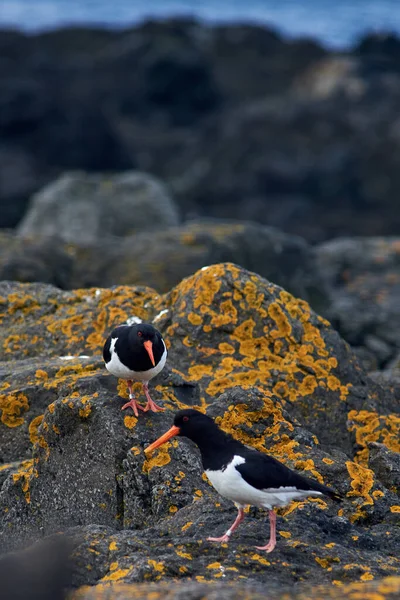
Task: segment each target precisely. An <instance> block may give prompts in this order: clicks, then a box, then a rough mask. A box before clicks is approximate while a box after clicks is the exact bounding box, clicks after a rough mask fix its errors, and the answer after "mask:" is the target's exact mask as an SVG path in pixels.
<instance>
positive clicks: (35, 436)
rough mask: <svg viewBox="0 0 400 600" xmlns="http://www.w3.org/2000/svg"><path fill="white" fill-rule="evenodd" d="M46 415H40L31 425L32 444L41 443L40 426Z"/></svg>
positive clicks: (30, 436)
mask: <svg viewBox="0 0 400 600" xmlns="http://www.w3.org/2000/svg"><path fill="white" fill-rule="evenodd" d="M43 418H44V415H39V416H37V417H35V419H33V420H32V421H31V422H30V424H29V438H30V440H31V444H37V443H38V442H39V433H38V429H39V426H40V425H41V424H42V421H43Z"/></svg>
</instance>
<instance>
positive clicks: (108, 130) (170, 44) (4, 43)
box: [0, 20, 400, 241]
mask: <svg viewBox="0 0 400 600" xmlns="http://www.w3.org/2000/svg"><path fill="white" fill-rule="evenodd" d="M398 46H399V42H398V40H397V39H396V38H390V37H389V38H387V39H385V40H383V39H382V38H381V37H379V36H378V37H376V38H369V39H367V40H365V43H361V44H359V45H358V46H357V47H356V48H355V49H354V50H353V51H352V52H348V53H347V54H343V53H341V54H340V55H337V54H335V53H329V52H327V51H326V50H324V49H323V48H321V47H320V46H319V45H318V44H316V43H314V42H312V41H310V40H295V41H293V40H290V41H288V40H285V39H283V38H282V37H281V36H279V35H278V34H277V33H276V32H274V31H271V30H269V29H266V28H262V27H256V26H244V25H243V26H242V25H231V26H216V27H211V26H207V25H204V24H200V23H197V22H195V21H192V20H170V21H166V22H164V23H154V22H149V23H144V24H141V25H139V26H138V27H137V28H135V29H129V30H125V31H120V32H110V31H105V30H103V31H102V30H84V29H81V30H76V29H73V28H71V29H66V30H61V31H58V32H50V33H46V34H39V35H32V36H25V35H23V34H19V33H16V32H0V53H1V57H2V61H1V65H0V87H1V89H2V97H1V100H0V138H1V143H0V158H3V160H0V182H1V183H0V206H1V209H2V210H1V215H2V226H5V227H13V226H15V225H16V224H17V222H18V221H19V220H20V219H21V217H22V214H23V211H24V207H26V206H27V203H28V199H29V197H30V196H31V195H32V194H33V193H35V192H37V191H38V190H39V189H40V188H41V187H42V186H43V185H44V184H47V183H49V182H50V181H53V180H54V178H55V177H56V176H58V175H59V174H61V173H63V172H65V171H70V170H75V169H80V170H86V171H90V172H92V173H97V172H115V171H122V170H131V169H138V170H140V171H144V172H147V173H152V174H154V175H155V176H156V177H159V178H161V180H163V181H165V182H166V183H167V185H168V187H169V189H170V190H171V192H172V194H173V196H174V198H175V199H176V201H177V202H178V204H179V207H180V211H181V213H182V215H183V216H184V217H185V218H188V217H190V218H193V217H197V216H213V217H218V218H227V217H229V218H236V219H244V218H245V219H252V220H256V221H257V222H260V223H265V224H268V225H273V226H277V227H280V228H282V229H284V230H285V231H287V232H289V233H295V234H297V235H302V236H303V237H305V238H307V239H308V240H312V241H321V240H325V239H329V238H331V237H334V236H336V235H338V234H340V235H345V234H347V235H355V234H357V235H360V234H362V235H390V234H392V235H396V234H397V232H398V229H399V223H400V222H399V218H400V217H399V211H398V210H397V205H398V196H399V176H398V173H399V164H398V158H397V157H398V156H399V154H400V153H399V151H398V150H399V149H398V144H399V141H398V136H397V135H396V133H395V132H396V131H397V129H396V127H397V119H398V110H397V108H398V105H399V96H400V74H399V69H398V61H397V56H398Z"/></svg>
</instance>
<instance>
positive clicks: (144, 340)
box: [103, 323, 167, 417]
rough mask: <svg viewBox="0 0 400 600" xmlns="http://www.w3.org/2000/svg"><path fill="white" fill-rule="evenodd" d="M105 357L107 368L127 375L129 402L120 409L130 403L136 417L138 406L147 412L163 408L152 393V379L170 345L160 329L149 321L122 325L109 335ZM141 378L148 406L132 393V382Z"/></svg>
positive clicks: (120, 374)
mask: <svg viewBox="0 0 400 600" xmlns="http://www.w3.org/2000/svg"><path fill="white" fill-rule="evenodd" d="M103 358H104V362H105V365H106V369H107V371H109V372H110V373H112V375H115V377H118V378H120V379H126V383H127V385H128V390H129V402H127V403H126V404H124V406H123V407H122V409H121V410H124V409H125V408H128V406H130V407H131V408H132V409H133V412H134V414H135V416H136V417H138V416H139V413H138V409H139V410H142V411H144V412H146V411H148V410H151V411H153V412H158V411H160V410H164V409H163V408H161V407H160V406H157V404H156V403H155V402H153V400H152V399H151V397H150V393H149V381H150V380H151V379H153V377H155V376H156V375H158V374H159V373H160V372H161V371H162V370H163V368H164V366H165V361H166V360H167V348H166V347H165V343H164V340H163V338H162V336H161V333H160V332H159V331H158V330H157V329H156V328H155V327H153V325H150V324H147V323H140V324H135V325H120V326H119V327H116V328H115V329H114V330H113V331H112V332H111V334H110V335H109V336H108V338H107V340H106V343H105V344H104V348H103ZM134 381H141V382H142V384H143V391H144V393H145V396H146V398H147V404H146V406H141V405H140V404H138V403H137V401H136V398H135V396H134V394H133V389H132V386H133V382H134Z"/></svg>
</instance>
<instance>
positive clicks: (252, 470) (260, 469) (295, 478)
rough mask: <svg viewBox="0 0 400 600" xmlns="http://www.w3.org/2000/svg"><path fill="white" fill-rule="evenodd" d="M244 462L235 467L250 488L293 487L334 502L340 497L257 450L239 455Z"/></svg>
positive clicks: (324, 486)
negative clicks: (310, 491)
mask: <svg viewBox="0 0 400 600" xmlns="http://www.w3.org/2000/svg"><path fill="white" fill-rule="evenodd" d="M241 455H242V456H243V458H244V459H245V462H244V463H242V464H241V465H236V467H235V468H236V469H237V470H238V471H239V473H240V474H241V476H242V477H243V479H244V480H245V481H246V482H247V483H248V484H249V485H251V486H253V487H255V488H257V489H259V490H265V489H269V488H272V489H278V488H280V487H294V488H296V489H298V490H303V491H308V490H315V491H317V492H321V493H322V494H325V495H326V496H330V497H331V498H333V499H334V500H340V499H341V497H340V495H339V494H338V493H336V492H335V491H334V490H332V489H331V488H329V487H327V486H326V485H323V484H321V483H319V482H318V481H316V480H315V479H309V478H308V477H304V476H303V475H300V473H297V472H296V471H292V470H291V469H289V468H288V467H286V465H284V464H282V463H281V462H279V461H278V460H276V459H275V458H273V457H272V456H269V455H268V454H262V453H261V452H257V450H252V449H247V448H246V450H245V451H244V452H242V453H241Z"/></svg>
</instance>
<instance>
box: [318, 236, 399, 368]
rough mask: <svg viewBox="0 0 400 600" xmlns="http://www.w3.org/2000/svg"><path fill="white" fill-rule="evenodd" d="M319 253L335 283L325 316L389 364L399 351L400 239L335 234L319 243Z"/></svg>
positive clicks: (331, 282)
mask: <svg viewBox="0 0 400 600" xmlns="http://www.w3.org/2000/svg"><path fill="white" fill-rule="evenodd" d="M316 258H317V263H318V265H319V267H320V269H321V270H322V272H324V274H325V276H326V278H327V281H328V285H329V287H330V290H329V296H330V304H331V306H330V308H329V310H328V311H327V312H326V316H327V317H328V318H329V320H330V321H331V322H332V323H333V325H334V326H335V327H336V328H337V329H338V331H339V333H340V334H341V335H342V336H343V337H344V338H345V339H346V340H347V341H348V342H349V343H350V344H351V345H352V346H361V347H364V348H366V349H367V350H369V351H370V352H371V353H372V354H373V355H374V356H375V358H376V361H377V365H378V368H379V367H382V366H385V365H386V364H387V363H388V362H390V361H391V360H392V359H394V358H395V356H396V355H397V354H398V353H399V351H400V341H399V340H400V310H399V295H400V239H399V238H355V239H351V238H344V239H336V240H333V241H331V242H327V243H325V244H322V245H321V246H319V247H317V250H316Z"/></svg>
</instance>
